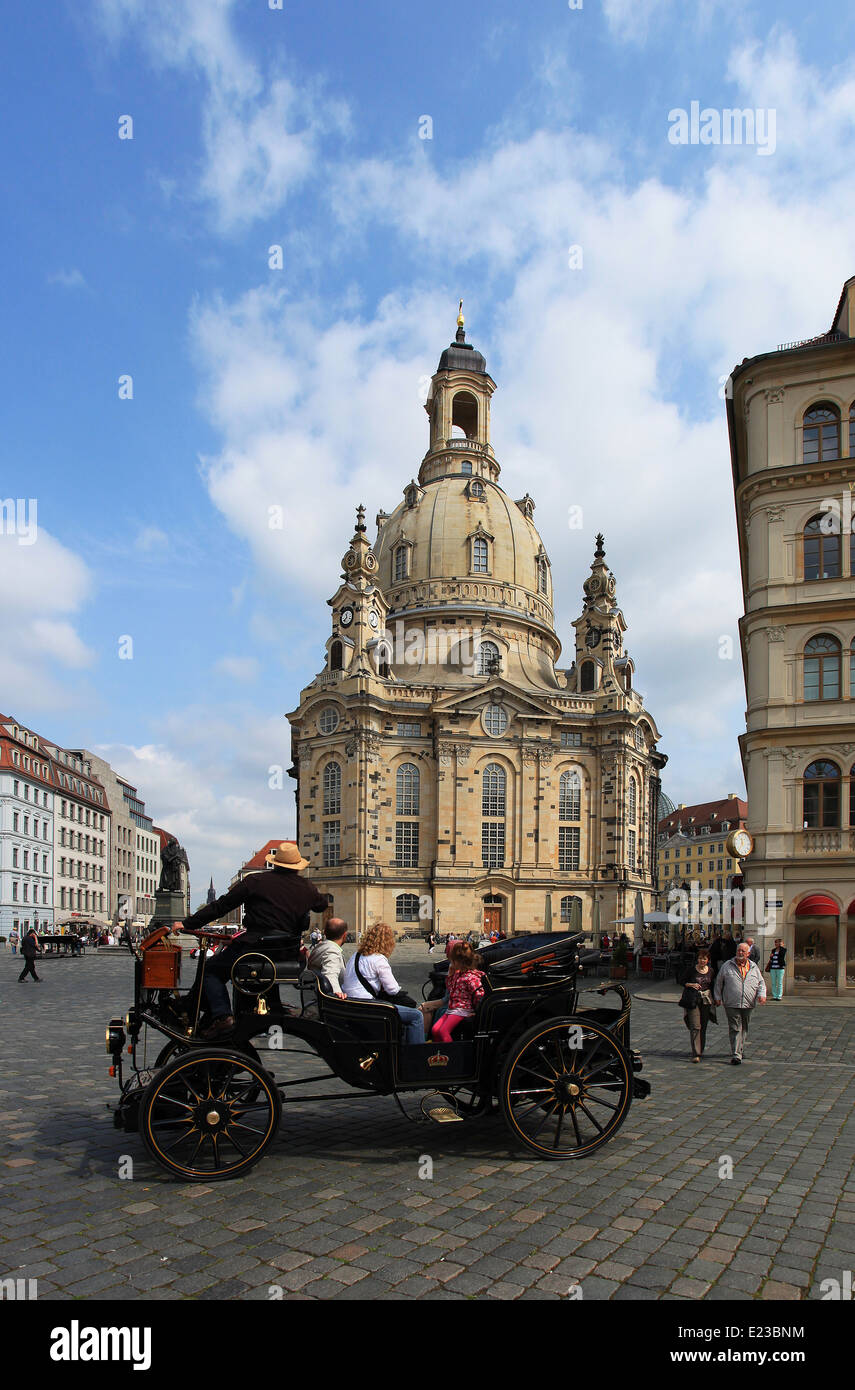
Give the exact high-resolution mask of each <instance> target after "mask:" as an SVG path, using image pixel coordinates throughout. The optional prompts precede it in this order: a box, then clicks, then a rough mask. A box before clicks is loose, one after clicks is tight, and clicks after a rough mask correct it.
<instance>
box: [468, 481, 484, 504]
mask: <svg viewBox="0 0 855 1390" xmlns="http://www.w3.org/2000/svg"><path fill="white" fill-rule="evenodd" d="M469 496H470V497H474V498H476V499H477V500H478V501H479V502H480V501H481V498H482V497H483V496H484V484H483V483H479V482H478V479H477V478H476V479H475V481H474V483H472V484H471V486H470V488H469Z"/></svg>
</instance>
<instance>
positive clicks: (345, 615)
mask: <svg viewBox="0 0 855 1390" xmlns="http://www.w3.org/2000/svg"><path fill="white" fill-rule="evenodd" d="M339 622H340V623H341V625H342V627H350V624H351V623H352V622H353V609H352V608H342V610H341V617H340V618H339Z"/></svg>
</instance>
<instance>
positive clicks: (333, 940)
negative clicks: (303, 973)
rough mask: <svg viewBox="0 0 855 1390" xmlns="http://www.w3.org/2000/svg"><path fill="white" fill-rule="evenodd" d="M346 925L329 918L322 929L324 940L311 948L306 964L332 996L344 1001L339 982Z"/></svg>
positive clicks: (342, 969)
mask: <svg viewBox="0 0 855 1390" xmlns="http://www.w3.org/2000/svg"><path fill="white" fill-rule="evenodd" d="M347 932H348V927H347V923H346V922H345V921H343V919H342V918H341V917H331V918H330V919H329V921H328V922H327V924H326V926H325V927H324V940H323V941H319V942H318V944H317V945H316V946H314V947H313V948H312V951H311V952H310V954H309V959H308V961H307V962H306V964H307V965H308V967H309V969H310V970H312V971H314V973H315V974H316V975H318V976H321V977H322V978H323V979H324V980H325V981H326V982H327V984H328V985H329V986H331V988H332V992H333V994H335V995H337V996H338V998H339V999H344V998H345V995H344V994H343V993H342V989H341V982H342V980H343V979H344V955H343V953H342V949H341V948H342V946H343V945H344V942H345V941H346V940H347Z"/></svg>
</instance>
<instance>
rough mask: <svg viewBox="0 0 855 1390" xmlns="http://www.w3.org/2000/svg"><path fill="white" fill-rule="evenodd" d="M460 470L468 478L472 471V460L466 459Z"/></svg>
mask: <svg viewBox="0 0 855 1390" xmlns="http://www.w3.org/2000/svg"><path fill="white" fill-rule="evenodd" d="M460 471H461V473H462V474H463V476H464V477H466V478H468V477H469V475H470V473H471V472H472V460H471V459H464V460H463V462H462V463H461V465H460Z"/></svg>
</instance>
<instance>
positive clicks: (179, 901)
mask: <svg viewBox="0 0 855 1390" xmlns="http://www.w3.org/2000/svg"><path fill="white" fill-rule="evenodd" d="M186 915H187V906H186V904H185V902H184V894H183V893H182V892H180V891H178V890H175V889H172V888H158V889H157V891H156V892H155V895H154V916H153V917H152V918H151V920H150V922H149V924H148V930H149V931H151V930H152V929H153V928H154V927H161V926H170V927H171V926H172V923H173V922H180V921H182V920H183V919H184V917H186Z"/></svg>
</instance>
